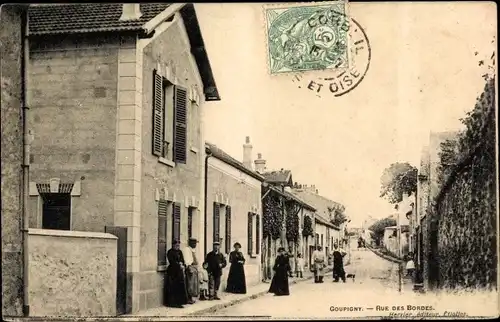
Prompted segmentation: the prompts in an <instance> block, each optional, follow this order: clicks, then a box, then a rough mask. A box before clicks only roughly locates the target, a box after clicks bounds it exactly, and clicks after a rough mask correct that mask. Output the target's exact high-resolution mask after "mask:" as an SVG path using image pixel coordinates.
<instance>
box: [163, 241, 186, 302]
mask: <svg viewBox="0 0 500 322" xmlns="http://www.w3.org/2000/svg"><path fill="white" fill-rule="evenodd" d="M167 259H168V267H167V272H166V274H165V288H164V298H165V305H166V306H169V307H177V308H182V307H183V305H184V304H187V303H188V295H187V289H186V281H185V279H184V268H185V265H184V256H182V251H181V250H180V242H179V241H178V240H175V241H174V242H173V244H172V248H171V249H169V251H168V252H167Z"/></svg>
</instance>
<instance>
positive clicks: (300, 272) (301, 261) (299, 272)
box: [295, 253, 304, 278]
mask: <svg viewBox="0 0 500 322" xmlns="http://www.w3.org/2000/svg"><path fill="white" fill-rule="evenodd" d="M295 267H296V270H297V277H300V278H303V277H304V259H303V258H302V254H301V253H298V254H297V264H296V265H295Z"/></svg>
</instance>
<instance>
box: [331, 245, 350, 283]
mask: <svg viewBox="0 0 500 322" xmlns="http://www.w3.org/2000/svg"><path fill="white" fill-rule="evenodd" d="M333 247H334V250H333V281H334V282H338V281H339V278H341V279H342V281H343V282H344V283H345V270H344V256H345V255H346V254H347V253H346V252H345V251H344V250H343V249H339V246H338V245H337V244H335V245H334V246H333Z"/></svg>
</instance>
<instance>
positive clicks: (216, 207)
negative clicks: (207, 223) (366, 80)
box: [213, 202, 220, 242]
mask: <svg viewBox="0 0 500 322" xmlns="http://www.w3.org/2000/svg"><path fill="white" fill-rule="evenodd" d="M219 219H220V212H219V204H218V203H216V202H214V240H213V241H214V242H218V241H219V240H220V236H219V227H220V223H219Z"/></svg>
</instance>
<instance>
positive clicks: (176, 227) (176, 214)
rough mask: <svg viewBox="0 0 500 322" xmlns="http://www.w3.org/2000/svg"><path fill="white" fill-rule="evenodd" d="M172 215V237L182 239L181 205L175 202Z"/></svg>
mask: <svg viewBox="0 0 500 322" xmlns="http://www.w3.org/2000/svg"><path fill="white" fill-rule="evenodd" d="M172 213H173V216H172V239H173V240H176V239H177V240H180V238H181V205H180V204H178V203H174V208H173V212H172Z"/></svg>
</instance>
